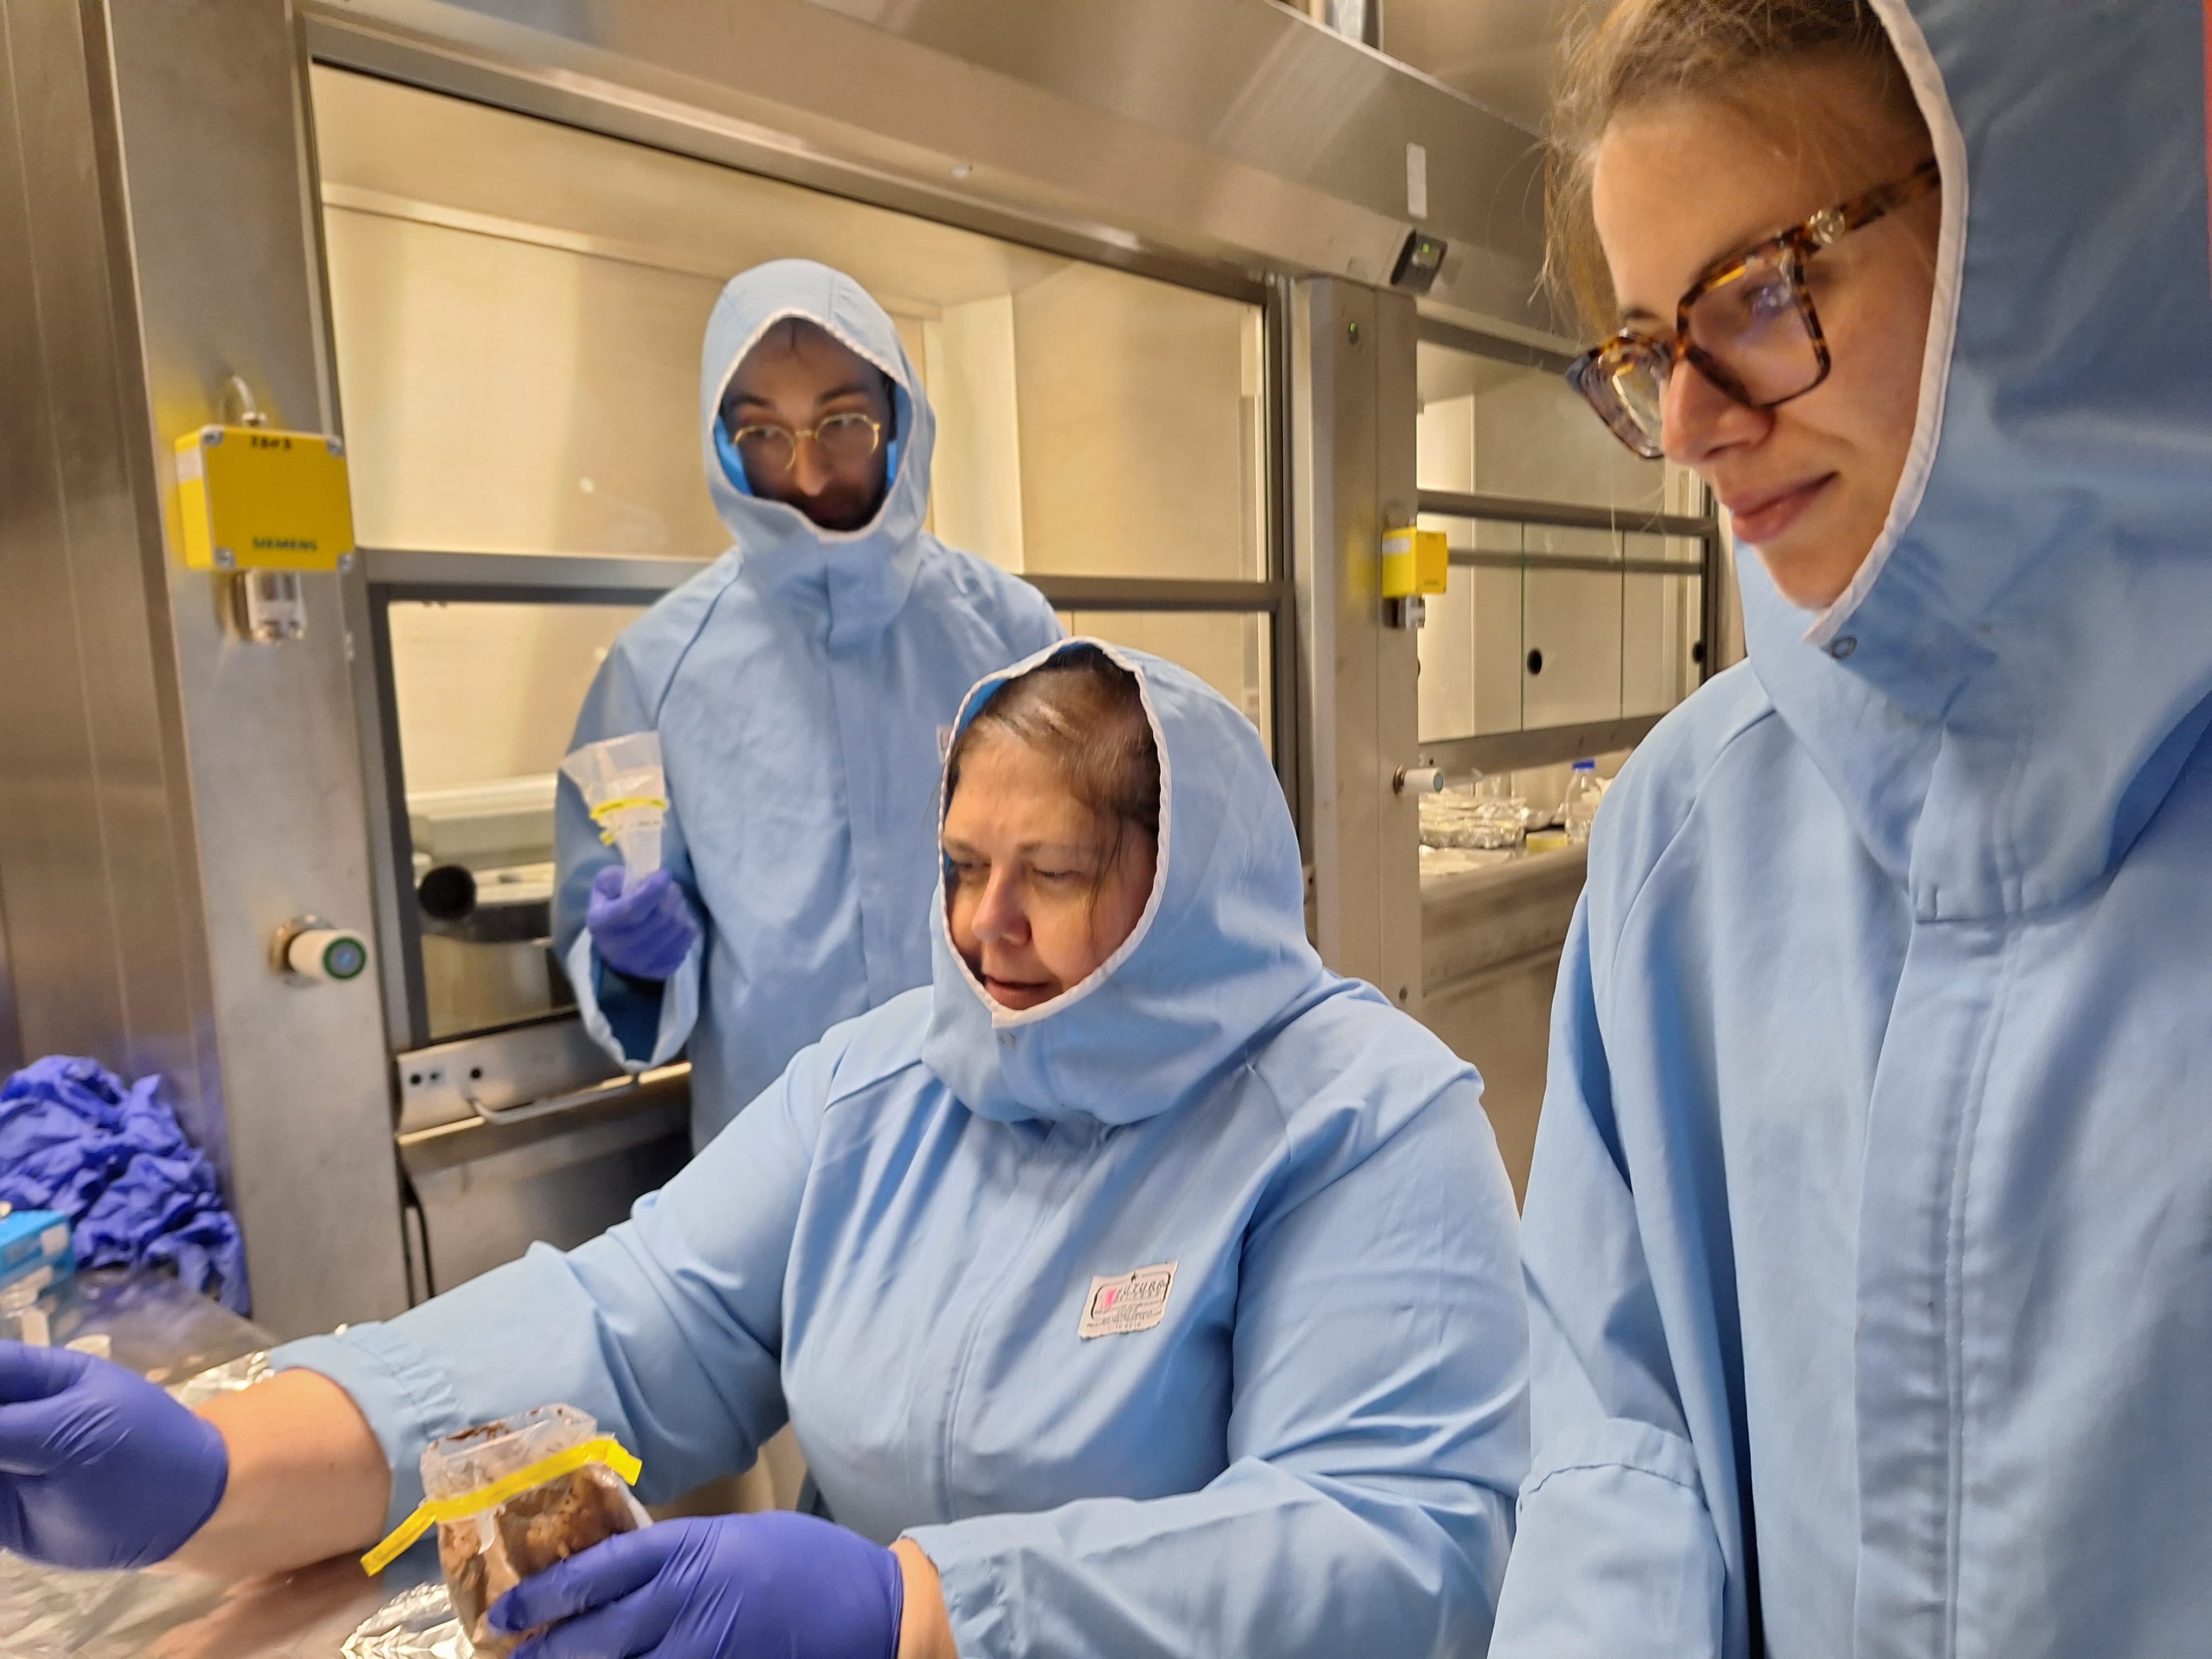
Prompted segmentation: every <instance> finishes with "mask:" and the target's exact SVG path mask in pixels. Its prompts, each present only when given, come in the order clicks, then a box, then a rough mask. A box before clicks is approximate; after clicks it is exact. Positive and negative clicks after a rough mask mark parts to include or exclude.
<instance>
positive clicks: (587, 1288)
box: [275, 651, 1526, 1659]
mask: <svg viewBox="0 0 2212 1659" xmlns="http://www.w3.org/2000/svg"><path fill="white" fill-rule="evenodd" d="M1115 655H1116V657H1117V658H1118V659H1120V660H1121V661H1122V662H1124V663H1125V664H1126V665H1128V666H1130V667H1131V668H1132V669H1133V670H1134V671H1136V672H1137V673H1138V674H1139V676H1140V678H1141V680H1142V683H1143V684H1144V685H1145V687H1146V692H1147V696H1148V701H1149V703H1150V708H1151V712H1152V718H1153V721H1154V729H1155V732H1157V734H1158V736H1159V738H1160V739H1161V742H1160V750H1161V754H1162V757H1163V759H1164V773H1165V785H1166V787H1165V789H1164V796H1163V801H1162V829H1163V842H1164V852H1163V854H1162V856H1161V858H1160V860H1159V865H1158V874H1157V876H1156V878H1155V882H1154V891H1153V895H1152V902H1151V905H1150V907H1149V908H1148V909H1147V910H1146V915H1145V916H1144V918H1143V920H1142V921H1140V922H1139V926H1138V928H1137V931H1136V933H1135V934H1134V935H1133V938H1132V940H1131V943H1130V944H1129V945H1128V946H1127V948H1126V949H1125V950H1124V951H1121V952H1120V953H1119V954H1118V955H1117V957H1115V959H1114V960H1112V961H1111V962H1109V963H1108V964H1107V965H1106V966H1105V967H1103V968H1102V969H1100V970H1099V971H1098V972H1097V974H1095V975H1092V976H1091V978H1090V979H1088V980H1086V981H1084V982H1083V984H1081V985H1079V986H1078V987H1074V988H1073V990H1071V991H1069V992H1068V993H1066V994H1064V995H1062V996H1060V997H1058V998H1056V999H1054V1000H1053V1001H1052V1002H1050V1003H1048V1004H1045V1005H1044V1006H1042V1007H1039V1008H1036V1009H1033V1010H1031V1011H1030V1012H1026V1013H1024V1014H1005V1013H1003V1012H1001V1013H994V1011H993V1009H992V1008H991V1007H987V1006H985V1005H984V1004H983V1003H982V1002H981V1001H980V1000H979V996H978V991H977V987H976V985H975V981H974V980H973V979H972V978H971V977H970V976H969V973H968V970H967V969H966V968H965V966H964V965H963V964H962V963H961V962H960V959H959V957H957V956H956V955H953V954H952V953H951V952H950V951H949V950H940V951H939V955H938V957H937V974H936V977H935V979H934V981H933V983H932V985H931V986H930V987H928V988H927V989H924V990H918V991H915V992H913V993H911V994H908V995H906V996H902V997H900V998H898V999H896V1000H894V1001H892V1002H891V1003H890V1004H889V1005H887V1006H884V1007H882V1008H878V1009H877V1010H875V1011H874V1012H872V1013H869V1014H866V1015H864V1016H862V1017H861V1018H859V1019H855V1020H852V1021H849V1022H848V1023H847V1024H842V1025H840V1026H838V1027H837V1028H836V1029H835V1030H832V1031H831V1032H830V1033H829V1035H828V1036H826V1037H825V1038H824V1039H823V1041H822V1042H820V1043H818V1044H817V1045H815V1046H814V1047H812V1048H808V1049H807V1050H806V1051H805V1052H804V1053H803V1054H800V1055H799V1057H798V1059H797V1060H794V1061H793V1063H792V1066H791V1067H790V1069H789V1070H788V1071H787V1072H786V1073H785V1074H784V1075H783V1077H782V1078H781V1079H779V1080H778V1081H777V1082H776V1084H775V1085H774V1086H773V1087H772V1088H770V1089H769V1091H768V1092H767V1093H766V1094H764V1095H763V1097H761V1098H760V1099H759V1100H758V1101H757V1102H755V1103H753V1104H752V1105H751V1106H750V1107H748V1108H747V1109H745V1110H744V1111H743V1112H741V1113H739V1114H738V1117H737V1119H736V1121H734V1122H732V1124H731V1125H730V1127H729V1128H728V1129H726V1130H725V1131H724V1132H723V1133H722V1134H721V1135H720V1137H718V1138H717V1139H715V1140H714V1143H713V1144H712V1145H711V1146H708V1147H707V1148H706V1150H705V1151H704V1152H702V1153H701V1154H700V1155H699V1157H698V1158H696V1159H695V1160H694V1161H693V1163H692V1164H690V1167H689V1168H687V1169H686V1170H684V1172H683V1173H682V1174H681V1175H679V1176H677V1178H676V1179H675V1180H674V1181H673V1182H671V1183H670V1184H669V1186H668V1187H667V1188H665V1190H664V1191H662V1192H660V1193H659V1194H654V1195H653V1196H651V1197H648V1198H647V1199H645V1200H642V1201H641V1203H640V1204H639V1205H638V1206H637V1209H636V1211H635V1214H634V1215H633V1217H632V1218H631V1219H630V1220H629V1222H628V1223H626V1224H625V1225H622V1226H620V1227H617V1228H616V1229H615V1230H614V1231H612V1232H611V1233H610V1234H609V1235H607V1237H605V1238H602V1239H599V1240H597V1241H595V1242H594V1243H590V1244H586V1245H585V1246H584V1247H583V1248H582V1249H578V1250H575V1251H573V1252H570V1253H569V1254H568V1255H562V1254H561V1253H559V1252H557V1251H555V1250H552V1249H547V1248H545V1247H544V1246H539V1247H538V1248H537V1249H533V1250H532V1253H531V1254H530V1255H528V1256H527V1257H526V1258H524V1259H523V1260H522V1261H517V1262H513V1263H510V1264H509V1265H508V1266H507V1267H499V1268H495V1270H493V1271H492V1272H490V1273H486V1274H485V1275H483V1277H482V1278H480V1279H475V1280H472V1281H471V1283H469V1284H467V1285H463V1286H461V1287H460V1289H459V1290H457V1291H451V1292H449V1293H448V1294H447V1295H445V1296H442V1297H438V1298H437V1299H436V1300H435V1301H433V1302H430V1303H428V1304H425V1305H423V1306H422V1307H419V1308H416V1309H415V1310H413V1311H411V1312H410V1313H407V1314H405V1315H403V1316H401V1317H399V1318H398V1319H396V1320H394V1321H392V1322H390V1323H389V1324H386V1325H370V1326H356V1327H354V1328H352V1329H350V1330H349V1331H347V1332H346V1333H345V1334H343V1336H340V1337H329V1338H318V1339H316V1340H313V1341H310V1342H305V1343H299V1344H295V1345H294V1346H291V1347H289V1348H286V1349H283V1350H280V1351H279V1352H278V1353H277V1354H276V1357H275V1363H276V1364H278V1365H280V1366H287V1365H304V1366H307V1367H309V1368H311V1369H313V1370H319V1371H322V1372H324V1373H325V1375H328V1376H332V1377H334V1378H335V1379H337V1381H338V1382H339V1383H341V1384H342V1385H343V1386H344V1387H345V1389H347V1391H348V1392H349V1394H351V1395H352V1396H353V1398H354V1399H355V1400H356V1402H358V1403H359V1404H360V1405H361V1406H362V1410H363V1412H364V1413H365V1414H366V1415H367V1416H368V1420H369V1423H370V1424H371V1425H372V1426H373V1427H374V1430H375V1431H376V1433H377V1436H378V1438H379V1440H380V1443H381V1444H382V1445H383V1447H384V1448H385V1450H386V1455H388V1456H389V1457H390V1459H391V1460H392V1468H393V1470H394V1472H395V1473H394V1497H393V1511H394V1514H395V1515H398V1514H402V1513H404V1512H405V1511H406V1510H408V1509H410V1507H411V1506H412V1505H413V1504H415V1503H416V1500H417V1498H418V1497H419V1495H420V1486H419V1483H418V1482H417V1480H416V1474H415V1470H416V1459H417V1458H418V1457H419V1456H420V1455H421V1451H422V1446H423V1444H424V1443H426V1442H427V1441H428V1438H429V1437H432V1436H435V1435H437V1434H440V1433H443V1432H446V1431H449V1430H451V1429H453V1428H458V1427H459V1426H461V1425H465V1424H468V1423H474V1422H478V1421H482V1420H483V1419H488V1418H492V1417H496V1416H500V1415H502V1414H504V1413H507V1412H510V1411H512V1410H514V1409H516V1408H517V1407H520V1406H523V1405H525V1404H532V1405H534V1404H536V1403H538V1401H542V1400H547V1399H554V1400H562V1401H568V1402H570V1403H572V1404H574V1405H576V1406H579V1407H582V1408H583V1409H585V1410H586V1411H589V1412H591V1413H593V1414H594V1415H595V1416H596V1417H597V1418H598V1419H599V1422H600V1423H601V1425H604V1426H606V1427H608V1428H610V1429H611V1430H612V1431H613V1432H615V1433H616V1434H617V1435H618V1436H619V1437H621V1438H622V1440H623V1443H625V1444H626V1445H629V1446H630V1447H632V1448H633V1449H635V1450H636V1452H637V1453H638V1455H640V1456H641V1458H642V1460H643V1462H644V1465H645V1478H644V1480H643V1481H642V1482H641V1487H642V1490H643V1491H644V1492H645V1495H646V1496H647V1498H648V1499H649V1500H658V1499H659V1498H664V1497H667V1496H671V1495H673V1494H675V1493H677V1492H682V1491H684V1489H686V1488H687V1487H689V1486H691V1485H693V1484H694V1483H696V1481H699V1480H703V1479H705V1478H707V1477H708V1476H709V1475H711V1474H715V1473H717V1472H720V1471H723V1470H729V1469H738V1468H744V1467H746V1466H747V1465H748V1464H750V1462H752V1459H753V1456H754V1454H755V1450H756V1449H757V1447H758V1446H759V1445H760V1444H761V1443H762V1442H763V1440H765V1439H766V1438H767V1437H768V1436H769V1435H770V1434H772V1433H773V1432H775V1430H776V1429H777V1427H778V1426H780V1425H781V1424H782V1423H783V1422H784V1421H785V1420H786V1418H787V1416H788V1419H789V1420H790V1421H791V1423H792V1424H793V1426H794V1427H795V1428H796V1430H797V1431H798V1437H799V1445H800V1447H801V1448H802V1449H804V1450H805V1454H806V1461H807V1466H808V1468H809V1470H810V1471H811V1474H813V1476H814V1478H815V1480H817V1482H818V1484H819V1486H820V1488H821V1492H822V1494H823V1499H824V1501H825V1503H826V1505H827V1507H828V1510H829V1513H830V1514H831V1515H832V1516H835V1518H836V1519H837V1520H838V1521H840V1522H843V1523H844V1524H846V1525H848V1526H850V1527H853V1528H856V1529H857V1530H859V1531H860V1532H862V1533H865V1534H867V1535H868V1536H869V1537H872V1538H875V1539H878V1540H883V1541H889V1540H890V1539H891V1538H893V1537H895V1536H897V1535H898V1534H901V1533H902V1532H911V1534H913V1536H914V1537H915V1539H916V1540H917V1541H918V1542H919V1543H920V1544H921V1547H922V1548H923V1550H925V1551H926V1552H927V1553H928V1555H929V1557H930V1559H932V1560H933V1562H934V1563H935V1564H936V1566H937V1569H938V1571H939V1575H940V1577H941V1578H942V1580H943V1583H944V1587H945V1601H946V1604H947V1606H948V1607H949V1609H950V1611H951V1620H952V1628H953V1633H954V1636H955V1638H956V1639H957V1644H958V1646H959V1650H960V1652H961V1653H962V1654H963V1656H966V1659H1015V1656H1018V1655H1028V1654H1045V1653H1099V1654H1115V1655H1121V1654H1146V1655H1155V1656H1164V1659H1183V1656H1188V1659H1218V1656H1222V1655H1226V1654H1267V1655H1274V1656H1281V1659H1340V1656H1343V1655H1346V1654H1355V1653H1357V1654H1370V1653H1371V1654H1389V1655H1407V1656H1413V1655H1419V1656H1425V1659H1426V1656H1434V1659H1445V1656H1450V1655H1459V1654H1468V1653H1479V1652H1480V1651H1481V1650H1482V1643H1483V1638H1484V1637H1485V1635H1486V1632H1487V1631H1488V1629H1489V1626H1490V1620H1491V1616H1492V1607H1493V1605H1494V1596H1495V1594H1496V1589H1497V1585H1498V1581H1499V1579H1500V1577H1502V1576H1503V1572H1504V1559H1505V1552H1506V1547H1507V1545H1508V1543H1509V1541H1510V1538H1511V1536H1512V1505H1513V1493H1514V1491H1515V1489H1516V1486H1518V1484H1519V1481H1520V1478H1521V1474H1522V1470H1523V1468H1525V1466H1526V1445H1525V1438H1524V1428H1523V1423H1522V1360H1523V1355H1524V1353H1525V1346H1524V1341H1525V1339H1524V1335H1523V1322H1522V1310H1521V1297H1520V1285H1519V1279H1518V1273H1517V1271H1516V1259H1515V1257H1516V1253H1515V1246H1514V1223H1513V1195H1512V1190H1511V1188H1510V1186H1509V1185H1508V1184H1507V1182H1506V1180H1505V1173H1504V1167H1503V1165H1502V1164H1500V1162H1499V1160H1498V1152H1497V1148H1496V1145H1495V1143H1494V1142H1493V1141H1492V1138H1491V1134H1490V1129H1489V1125H1488V1122H1487V1121H1486V1118H1485V1117H1484V1115H1483V1111H1482V1107H1481V1103H1480V1083H1479V1082H1478V1080H1477V1079H1476V1078H1475V1076H1474V1073H1473V1071H1472V1070H1471V1069H1470V1068H1469V1067H1468V1066H1466V1065H1465V1064H1464V1063H1463V1062H1462V1061H1461V1060H1459V1059H1458V1058H1457V1057H1455V1055H1453V1054H1451V1053H1450V1052H1449V1050H1448V1049H1446V1048H1444V1046H1443V1044H1442V1043H1441V1042H1437V1039H1436V1038H1435V1037H1434V1036H1431V1034H1430V1033H1429V1032H1428V1031H1426V1030H1424V1029H1422V1027H1420V1026H1419V1024H1416V1023H1415V1022H1414V1021H1413V1020H1412V1019H1410V1018H1407V1016H1406V1015H1404V1014H1402V1013H1401V1012H1398V1011H1397V1010H1396V1009H1394V1008H1392V1007H1391V1006H1389V1004H1388V1003H1386V1002H1385V1001H1384V1000H1383V998H1382V997H1381V996H1380V995H1379V994H1377V993H1376V992H1375V991H1374V990H1373V989H1372V988H1371V987H1368V986H1365V985H1363V984H1359V983H1358V982H1356V981H1350V980H1345V979H1340V978H1338V977H1337V976H1336V975H1333V974H1330V973H1328V971H1327V970H1326V969H1323V968H1322V964H1321V963H1320V962H1319V960H1318V959H1317V958H1316V957H1315V955H1314V953H1313V951H1312V949H1311V948H1310V946H1309V945H1307V943H1306V939H1305V933H1304V893H1303V887H1302V883H1301V879H1300V874H1299V864H1298V850H1297V837H1296V836H1295V835H1294V834H1293V833H1292V831H1291V821H1290V814H1289V812H1288V811H1287V810H1286V809H1285V805H1284V803H1283V796H1282V791H1281V789H1280V788H1279V786H1278V785H1277V783H1276V781H1275V778H1274V775H1273V772H1272V771H1271V770H1270V769H1269V768H1268V765H1267V757H1266V756H1265V755H1264V754H1263V753H1262V752H1261V746H1260V742H1259V738H1258V736H1257V734H1256V733H1255V732H1254V731H1253V730H1252V727H1251V726H1250V724H1249V722H1248V721H1247V720H1245V719H1244V718H1243V716H1242V715H1241V714H1238V713H1237V711H1236V710H1235V709H1233V708H1231V707H1230V706H1229V704H1228V703H1227V702H1225V701H1224V700H1223V699H1222V698H1221V697H1220V696H1218V695H1216V694H1215V693H1213V692H1212V691H1210V690H1207V689H1206V687H1205V686H1204V685H1203V684H1200V682H1199V681H1198V680H1196V679H1195V678H1193V677H1192V676H1191V675H1189V674H1188V673H1186V672H1185V671H1182V670H1181V669H1178V668H1175V667H1172V666H1170V665H1166V664H1164V663H1161V662H1158V660H1156V659H1152V658H1148V657H1145V656H1142V655H1140V654H1139V653H1133V652H1118V651H1117V652H1115ZM981 695H982V694H981V693H980V692H979V694H978V696H981ZM974 707H975V702H974V700H971V701H970V703H969V708H970V711H971V712H972V710H973V708H974ZM939 914H940V915H941V914H942V912H941V910H940V912H939ZM941 940H942V935H941V934H940V941H941ZM1109 1042H1110V1043H1112V1044H1114V1045H1117V1046H1118V1049H1119V1052H1120V1054H1121V1056H1122V1062H1121V1063H1118V1064H1117V1063H1116V1061H1115V1059H1113V1058H1112V1057H1110V1056H1109V1053H1108V1048H1107V1045H1108V1044H1109ZM971 1090H972V1091H974V1098H973V1100H972V1101H971V1099H970V1097H969V1091H971ZM1140 1269H1141V1270H1143V1271H1142V1272H1141V1273H1140V1272H1139V1270H1140ZM1115 1281H1122V1283H1121V1285H1119V1286H1118V1289H1120V1290H1127V1291H1129V1292H1130V1295H1131V1297H1132V1298H1133V1301H1134V1308H1133V1310H1132V1308H1131V1305H1130V1304H1129V1303H1128V1302H1123V1301H1120V1300H1117V1297H1116V1294H1115V1292H1116V1291H1117V1285H1116V1283H1115ZM1139 1285H1142V1286H1144V1287H1147V1288H1149V1290H1150V1291H1151V1294H1150V1295H1149V1296H1146V1295H1145V1294H1144V1293H1143V1292H1142V1291H1140V1290H1139Z"/></svg>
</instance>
